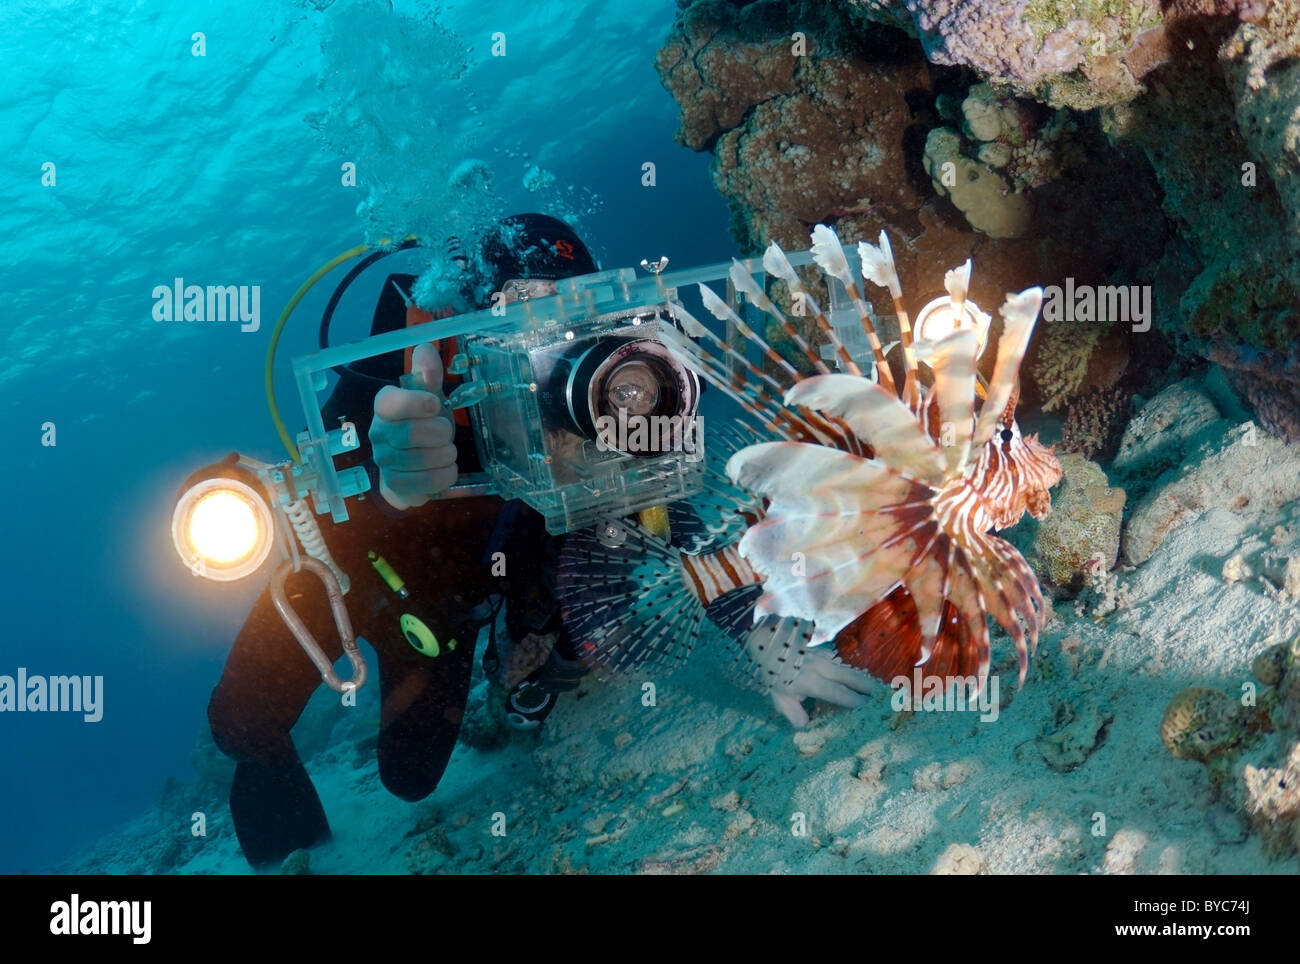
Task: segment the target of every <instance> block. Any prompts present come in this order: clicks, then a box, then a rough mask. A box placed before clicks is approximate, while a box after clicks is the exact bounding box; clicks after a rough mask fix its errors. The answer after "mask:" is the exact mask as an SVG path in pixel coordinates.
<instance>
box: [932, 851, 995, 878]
mask: <svg viewBox="0 0 1300 964" xmlns="http://www.w3.org/2000/svg"><path fill="white" fill-rule="evenodd" d="M988 872H989V868H988V864H987V863H986V862H985V861H984V857H983V855H982V854H980V852H979V850H977V849H976V848H975V847H972V846H971V845H970V844H963V843H955V844H949V845H948V846H947V848H946V849H945V850H944V852H943V853H941V854H940V855H939V858H938V859H937V860H936V861H935V862H934V866H933V867H931V868H930V873H931V875H933V876H939V877H942V876H975V875H976V874H987V873H988Z"/></svg>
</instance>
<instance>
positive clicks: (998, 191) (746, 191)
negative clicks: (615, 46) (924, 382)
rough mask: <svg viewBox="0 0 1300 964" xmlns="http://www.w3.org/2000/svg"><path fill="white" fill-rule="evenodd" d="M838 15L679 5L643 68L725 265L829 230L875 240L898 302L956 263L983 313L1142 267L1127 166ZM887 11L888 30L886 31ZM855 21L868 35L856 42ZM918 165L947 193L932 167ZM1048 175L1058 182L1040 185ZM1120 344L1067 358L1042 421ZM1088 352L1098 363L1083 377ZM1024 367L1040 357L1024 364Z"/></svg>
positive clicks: (1154, 195)
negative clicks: (711, 204)
mask: <svg viewBox="0 0 1300 964" xmlns="http://www.w3.org/2000/svg"><path fill="white" fill-rule="evenodd" d="M843 6H844V5H843V4H842V3H832V4H827V5H825V6H818V7H816V8H813V7H810V6H808V5H803V6H800V5H795V4H785V3H773V2H765V3H750V4H741V5H736V4H730V3H721V2H716V0H698V2H695V3H690V4H682V10H681V12H680V13H679V16H678V19H677V21H676V23H675V24H674V26H673V29H672V30H671V31H670V33H669V36H668V38H667V39H666V41H665V44H664V47H663V49H662V51H661V54H660V56H659V58H658V61H657V66H658V69H659V72H660V76H661V78H662V80H663V83H664V85H665V86H666V87H667V88H668V90H669V92H670V93H671V94H672V95H673V97H674V98H675V99H676V101H677V103H678V105H679V107H680V109H681V131H680V133H679V139H680V140H681V141H682V143H684V144H687V145H689V146H691V147H692V148H694V149H696V150H708V151H711V152H712V153H713V155H714V165H713V177H714V182H715V184H716V185H717V187H718V190H719V192H720V193H721V194H722V196H723V197H724V198H726V199H727V200H728V202H729V203H730V204H731V206H732V210H733V224H732V227H733V233H734V234H735V236H736V238H737V241H738V243H739V244H740V246H741V248H742V250H744V251H745V252H747V253H756V252H759V251H761V250H762V249H763V248H765V247H766V245H767V244H768V243H769V242H770V241H774V240H775V241H777V242H779V243H781V244H783V245H787V246H799V247H802V246H804V245H806V239H807V232H808V230H809V228H810V227H811V226H812V225H814V224H817V223H827V224H832V225H834V227H835V229H836V231H837V232H838V233H839V235H840V236H841V237H842V238H844V239H845V240H846V241H850V242H851V241H853V240H858V239H873V240H874V239H875V238H876V237H878V236H879V233H880V231H881V230H882V229H886V230H888V231H889V233H890V237H891V239H892V241H893V244H894V253H895V260H896V263H897V267H898V271H899V275H900V278H901V280H902V283H903V286H904V288H906V289H909V290H915V291H921V292H930V291H935V292H936V293H937V289H939V285H940V281H941V276H942V275H941V271H942V269H943V268H945V267H951V266H953V265H957V264H960V263H962V262H963V261H965V260H966V259H967V258H973V259H974V260H975V262H976V264H977V266H978V271H977V272H976V281H975V284H974V286H973V288H972V291H971V296H972V298H973V299H974V300H975V301H976V302H977V303H979V304H981V305H983V306H984V307H985V308H986V309H989V308H996V306H997V305H1000V304H1001V302H1002V299H1003V297H1004V295H1005V293H1006V292H1008V291H1018V290H1022V289H1024V288H1026V287H1029V286H1031V285H1034V284H1042V285H1051V284H1058V285H1061V284H1064V283H1065V281H1066V279H1067V278H1073V279H1074V280H1075V282H1077V283H1078V284H1080V285H1085V284H1090V285H1096V284H1102V283H1105V282H1106V281H1107V280H1108V279H1110V278H1118V279H1121V280H1125V279H1127V280H1136V278H1137V275H1138V272H1140V270H1141V269H1142V266H1143V264H1144V263H1145V262H1146V261H1148V260H1149V258H1150V253H1151V252H1152V251H1159V250H1161V249H1162V248H1163V247H1164V246H1165V236H1166V233H1167V227H1166V223H1165V221H1164V219H1163V217H1162V216H1161V214H1160V210H1159V195H1158V192H1157V191H1156V190H1155V187H1154V182H1153V180H1152V179H1151V175H1150V173H1149V171H1148V170H1147V169H1146V167H1145V161H1143V160H1142V159H1141V158H1140V156H1138V155H1136V154H1135V155H1134V156H1133V158H1132V159H1130V158H1128V157H1125V156H1120V155H1116V154H1115V152H1114V151H1113V150H1112V149H1111V147H1110V146H1109V144H1108V143H1107V142H1106V139H1105V138H1104V137H1103V136H1102V135H1101V132H1100V128H1099V126H1098V125H1097V124H1096V123H1095V121H1093V120H1091V119H1088V120H1086V121H1083V122H1081V120H1080V118H1079V117H1078V116H1077V115H1073V114H1068V113H1061V112H1056V113H1054V112H1053V111H1050V110H1047V109H1044V108H1042V107H1041V106H1040V105H1034V104H1030V103H1027V102H1024V101H1017V100H1014V99H1012V98H1010V97H1008V96H1007V95H1006V93H1005V91H999V90H996V89H995V88H994V87H990V86H988V85H981V84H975V85H974V86H972V85H971V82H970V78H969V77H968V76H964V75H962V74H960V73H958V72H955V71H952V70H946V69H939V68H934V67H932V66H929V65H927V63H926V59H925V52H924V50H923V49H922V48H921V46H920V45H919V44H917V42H916V41H915V40H914V39H910V38H909V37H907V36H906V35H905V34H903V33H902V32H900V31H897V30H891V29H886V27H885V26H882V24H884V23H891V24H892V25H893V26H897V25H898V22H900V18H901V21H910V14H909V13H907V12H906V11H904V10H903V9H902V8H901V7H897V8H896V9H895V8H891V5H889V4H883V3H882V4H874V5H872V9H871V10H863V9H858V8H855V9H857V12H858V14H859V16H858V17H857V19H856V20H855V21H854V22H853V23H852V24H851V25H850V26H851V27H852V29H848V28H846V27H845V24H844V23H843V22H842V21H832V20H828V17H829V16H830V13H829V12H831V11H835V10H842V9H843ZM861 6H862V5H859V7H861ZM891 9H892V12H893V13H897V14H899V15H900V18H891V16H888V15H886V13H885V12H886V11H888V10H891ZM863 16H866V17H867V18H868V19H869V20H872V21H875V22H872V23H867V24H865V27H864V23H863V20H862V17H863ZM914 26H915V25H914V24H913V27H914ZM796 32H798V33H800V34H804V35H805V38H806V50H805V51H803V54H804V55H802V56H800V55H797V54H796V53H795V52H794V45H793V44H792V40H791V38H792V36H794V34H795V33H796ZM913 35H915V31H914V30H913ZM995 126H996V131H995V130H994V127H995ZM936 129H938V133H937V134H933V135H932V132H934V131H936ZM959 131H962V132H965V131H969V132H970V133H969V134H965V133H958V132H959ZM981 137H987V138H990V139H989V140H980V138H981ZM927 138H929V139H930V143H931V145H932V147H933V146H935V145H942V144H944V143H947V145H948V149H949V151H950V153H951V154H952V155H953V157H954V160H953V163H954V165H957V164H958V162H959V161H960V167H961V169H962V170H963V171H965V173H966V177H958V178H957V180H956V182H955V183H954V187H956V189H957V193H958V195H959V198H958V201H959V205H957V206H954V205H953V204H951V203H950V199H946V198H942V197H938V196H936V195H935V191H934V186H933V184H932V181H931V178H930V176H929V175H927V174H926V171H925V165H926V159H925V154H926V150H925V148H926V144H927ZM954 138H955V141H954ZM930 154H931V159H930V161H931V163H930V166H931V168H932V170H934V171H935V173H936V174H938V175H939V180H940V186H941V187H944V189H945V190H948V188H947V187H946V186H945V185H943V183H942V175H943V169H942V160H940V159H939V158H938V157H937V155H936V154H935V152H934V150H932V151H931V152H930ZM936 160H939V165H938V167H935V164H934V162H935V161H936ZM990 162H991V163H992V164H993V165H995V166H990ZM1066 167H1068V168H1069V170H1070V177H1068V178H1062V177H1058V176H1057V175H1058V173H1059V172H1060V171H1061V170H1062V169H1064V168H1066ZM972 173H974V174H975V175H976V181H975V182H971V181H970V180H969V175H970V174H972ZM1017 188H1019V189H1020V190H1021V192H1022V193H1019V194H1018V193H1017V191H1016V189H1017ZM971 191H975V192H976V193H977V194H978V197H979V198H980V199H982V200H979V202H978V203H977V204H976V207H979V206H980V205H981V204H984V203H985V202H987V206H988V212H987V214H988V218H989V220H988V222H987V223H986V222H985V221H984V220H983V218H982V216H981V215H975V223H976V224H978V225H979V226H980V227H983V228H985V229H989V230H992V231H993V232H994V233H998V234H1023V236H1021V237H990V236H989V234H986V233H982V232H981V231H977V230H975V228H973V227H971V222H968V221H967V219H966V217H963V216H962V214H961V211H960V210H958V207H960V206H965V207H966V208H967V209H968V210H967V213H968V214H970V213H971V205H970V204H967V203H966V197H967V195H968V193H969V192H971ZM1031 191H1032V195H1033V201H1032V204H1028V203H1027V201H1028V195H1029V192H1031ZM981 192H982V193H981ZM948 193H950V194H951V193H952V192H951V191H950V190H948ZM1008 205H1012V206H1018V208H1017V209H1016V210H1013V209H1012V208H1011V207H1008ZM1008 212H1010V215H1011V216H1010V217H1009V218H1008V217H1007V215H1008ZM1026 214H1029V215H1030V219H1029V221H1028V222H1026V221H1025V215H1026ZM998 225H1001V227H999V226H998ZM868 296H869V297H871V298H872V299H873V300H875V302H876V303H875V305H874V307H875V308H876V310H877V311H878V312H879V313H880V314H881V315H884V316H888V315H891V314H892V304H890V303H888V296H887V295H884V300H883V301H882V300H880V299H881V297H882V293H881V292H874V291H873V292H868ZM778 297H779V293H778ZM811 325H812V323H811V321H808V322H807V326H808V327H810V328H811ZM887 326H888V322H886V327H887ZM1039 327H1040V329H1042V328H1045V327H1048V326H1044V325H1040V326H1039ZM1095 334H1096V333H1094V335H1095ZM1125 334H1126V333H1119V332H1116V333H1113V334H1111V335H1107V336H1105V337H1102V338H1100V339H1099V340H1098V341H1096V342H1094V341H1092V339H1091V338H1090V339H1089V341H1090V343H1089V344H1088V345H1086V346H1083V348H1082V350H1081V351H1078V352H1076V353H1074V354H1072V355H1071V359H1070V361H1069V362H1068V363H1067V364H1066V365H1065V366H1063V367H1064V369H1065V372H1064V377H1065V381H1066V382H1067V383H1068V384H1067V385H1066V386H1065V388H1066V390H1065V391H1062V390H1061V387H1060V386H1050V387H1049V392H1050V395H1052V396H1060V399H1059V401H1058V404H1062V405H1063V404H1064V403H1065V402H1066V401H1067V400H1068V397H1069V394H1070V392H1071V391H1073V390H1075V389H1078V388H1079V387H1080V386H1081V385H1083V384H1085V382H1084V378H1085V377H1094V378H1096V379H1097V381H1096V385H1101V386H1104V385H1110V384H1113V383H1114V381H1115V379H1116V378H1117V377H1118V373H1119V371H1120V370H1122V368H1123V362H1124V359H1125V358H1126V357H1127V350H1126V348H1125V337H1124V335H1125ZM774 340H775V341H780V339H779V338H777V339H774ZM1098 345H1100V347H1101V348H1102V358H1101V359H1100V360H1099V362H1098V363H1097V365H1096V366H1094V367H1092V368H1090V367H1089V362H1090V359H1091V358H1092V355H1093V352H1092V351H1091V349H1092V348H1093V347H1097V346H1098ZM1050 353H1051V352H1050V351H1049V352H1047V353H1046V354H1050ZM1035 357H1036V358H1038V359H1040V361H1041V360H1042V359H1043V358H1044V357H1045V353H1044V352H1043V350H1042V349H1041V348H1040V349H1035ZM1076 367H1077V368H1078V369H1079V371H1078V372H1077V373H1076V372H1075V368H1076ZM1090 387H1095V386H1090ZM1041 394H1042V393H1040V392H1039V389H1038V384H1037V380H1036V379H1035V377H1034V375H1033V373H1032V371H1031V372H1030V373H1029V376H1028V377H1027V378H1026V380H1025V391H1024V398H1025V401H1026V402H1027V403H1028V404H1031V405H1032V404H1035V403H1036V402H1038V401H1039V400H1040V395H1041Z"/></svg>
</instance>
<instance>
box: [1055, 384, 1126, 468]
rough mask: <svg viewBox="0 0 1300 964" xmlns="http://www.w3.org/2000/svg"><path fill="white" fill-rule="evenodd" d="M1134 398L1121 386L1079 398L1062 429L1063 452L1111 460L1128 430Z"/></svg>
mask: <svg viewBox="0 0 1300 964" xmlns="http://www.w3.org/2000/svg"><path fill="white" fill-rule="evenodd" d="M1132 399H1133V395H1132V393H1131V392H1128V391H1126V390H1125V389H1123V388H1119V387H1111V388H1098V389H1094V390H1092V391H1090V392H1087V393H1086V394H1083V395H1080V396H1078V397H1077V398H1075V400H1074V401H1072V402H1071V403H1070V407H1069V410H1068V413H1067V414H1066V417H1065V424H1064V425H1063V426H1062V427H1061V445H1060V449H1061V451H1063V452H1077V453H1079V454H1080V455H1082V456H1083V457H1084V458H1086V459H1093V460H1094V461H1098V462H1108V461H1110V459H1111V458H1112V457H1113V456H1114V455H1115V452H1116V449H1117V448H1118V447H1119V444H1120V439H1121V436H1122V435H1123V433H1124V431H1125V425H1126V423H1127V421H1128V412H1129V403H1130V402H1131V401H1132Z"/></svg>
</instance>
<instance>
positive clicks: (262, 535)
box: [172, 476, 275, 582]
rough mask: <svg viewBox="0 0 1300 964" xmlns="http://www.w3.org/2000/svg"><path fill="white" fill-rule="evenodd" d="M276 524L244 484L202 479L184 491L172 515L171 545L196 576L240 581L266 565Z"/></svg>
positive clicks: (254, 492)
mask: <svg viewBox="0 0 1300 964" xmlns="http://www.w3.org/2000/svg"><path fill="white" fill-rule="evenodd" d="M274 541H275V524H274V522H273V521H272V519H271V510H270V508H269V507H268V506H267V504H266V500H265V498H264V497H263V496H262V495H261V494H260V493H259V492H258V491H257V489H256V488H254V487H253V486H252V485H249V484H248V483H247V482H243V481H241V480H239V479H232V478H228V477H224V476H216V477H212V478H206V479H202V480H200V481H198V482H196V483H194V484H193V485H191V486H190V487H189V488H188V489H186V490H185V492H184V493H182V495H181V497H180V498H179V499H178V500H177V501H176V510H175V511H174V512H173V513H172V542H173V543H174V544H175V546H176V551H177V552H178V553H180V557H181V559H182V560H183V561H184V562H185V564H186V565H187V566H189V567H190V569H191V570H193V571H194V573H195V575H199V576H205V577H207V578H208V579H214V580H217V581H218V582H229V581H231V580H234V579H242V578H243V577H244V576H247V575H248V574H249V573H251V572H254V571H256V569H257V568H258V567H259V566H260V565H261V564H262V563H263V562H265V561H266V557H267V556H268V555H269V554H270V552H271V546H272V544H273V543H274Z"/></svg>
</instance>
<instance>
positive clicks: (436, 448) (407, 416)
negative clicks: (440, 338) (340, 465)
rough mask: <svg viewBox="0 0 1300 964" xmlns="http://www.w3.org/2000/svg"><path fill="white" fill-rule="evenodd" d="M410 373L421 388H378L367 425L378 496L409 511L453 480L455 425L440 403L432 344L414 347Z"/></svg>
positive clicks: (437, 365) (439, 371) (436, 359)
mask: <svg viewBox="0 0 1300 964" xmlns="http://www.w3.org/2000/svg"><path fill="white" fill-rule="evenodd" d="M411 371H412V374H418V375H419V376H420V378H421V379H422V382H423V385H424V388H425V390H424V391H419V390H416V389H410V388H396V387H394V386H392V385H388V386H385V387H384V388H382V389H380V391H379V394H377V395H376V396H375V417H374V420H373V421H372V422H371V423H370V447H371V450H372V452H373V455H374V460H375V465H377V466H379V494H380V495H381V496H383V498H384V501H385V502H387V503H388V504H389V505H391V506H393V508H395V509H411V508H414V507H415V506H418V505H424V503H426V502H428V501H429V500H430V499H431V498H433V497H434V496H435V495H437V494H438V493H439V492H442V491H444V490H446V489H449V488H451V486H452V484H453V483H454V482H455V481H456V446H455V444H454V439H455V436H456V426H455V424H454V423H453V422H452V419H451V413H450V412H449V411H445V410H444V408H443V402H442V397H441V395H442V358H441V356H440V355H439V354H438V350H437V349H436V348H435V347H434V346H433V345H417V346H416V347H415V351H414V352H413V353H412V355H411Z"/></svg>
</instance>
